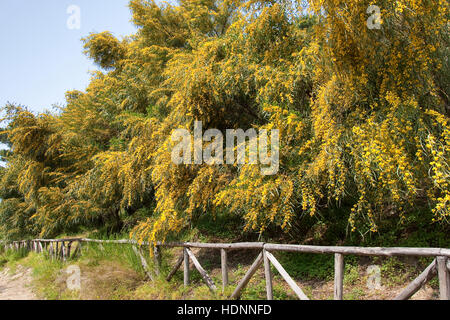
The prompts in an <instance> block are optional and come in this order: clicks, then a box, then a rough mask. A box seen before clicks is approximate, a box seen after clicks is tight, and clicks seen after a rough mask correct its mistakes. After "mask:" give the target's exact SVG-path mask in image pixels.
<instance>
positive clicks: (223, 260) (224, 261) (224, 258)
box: [220, 249, 228, 292]
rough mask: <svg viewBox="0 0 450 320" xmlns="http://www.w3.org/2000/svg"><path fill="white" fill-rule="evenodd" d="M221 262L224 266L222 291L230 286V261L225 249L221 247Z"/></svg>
mask: <svg viewBox="0 0 450 320" xmlns="http://www.w3.org/2000/svg"><path fill="white" fill-rule="evenodd" d="M220 262H221V266H222V292H225V287H226V286H228V263H227V251H226V250H225V249H220Z"/></svg>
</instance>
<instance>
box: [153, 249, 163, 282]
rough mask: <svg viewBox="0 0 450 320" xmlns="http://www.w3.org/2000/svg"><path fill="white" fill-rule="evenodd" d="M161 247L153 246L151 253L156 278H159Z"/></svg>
mask: <svg viewBox="0 0 450 320" xmlns="http://www.w3.org/2000/svg"><path fill="white" fill-rule="evenodd" d="M161 259H162V257H161V247H160V246H158V245H157V246H155V248H154V251H153V261H154V265H155V268H154V269H155V274H156V276H159V274H160V269H161Z"/></svg>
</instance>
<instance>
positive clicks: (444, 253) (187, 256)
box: [0, 238, 450, 300]
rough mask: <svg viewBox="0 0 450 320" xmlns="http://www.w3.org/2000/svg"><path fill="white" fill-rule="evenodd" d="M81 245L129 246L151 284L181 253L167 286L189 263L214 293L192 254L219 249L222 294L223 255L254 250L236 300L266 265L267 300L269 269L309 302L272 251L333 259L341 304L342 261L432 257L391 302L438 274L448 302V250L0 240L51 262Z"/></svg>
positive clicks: (7, 246) (270, 295)
mask: <svg viewBox="0 0 450 320" xmlns="http://www.w3.org/2000/svg"><path fill="white" fill-rule="evenodd" d="M73 243H77V246H76V248H75V250H74V252H73V253H72V252H71V249H72V245H73ZM82 243H98V244H99V245H100V246H102V244H129V245H133V251H134V252H135V254H136V255H137V256H138V257H139V259H140V261H141V264H142V267H143V269H144V271H145V273H146V275H147V277H148V278H149V279H150V280H151V281H153V279H154V276H155V275H159V273H160V270H159V269H160V265H161V248H163V247H166V248H183V252H182V254H181V256H180V257H179V258H178V260H177V262H176V263H175V266H174V268H173V269H172V270H171V271H170V272H169V274H168V275H167V277H166V280H167V281H170V280H171V279H172V277H173V276H174V275H175V273H176V272H177V271H178V269H179V268H181V266H182V265H183V272H184V285H185V286H188V285H189V280H190V262H192V264H193V266H194V267H195V268H196V269H197V271H198V272H199V273H200V275H201V277H202V278H203V280H204V281H205V284H206V285H207V286H208V288H209V289H210V290H211V291H213V292H215V291H216V290H217V287H216V285H215V284H214V282H213V280H212V279H211V277H210V276H209V275H208V273H207V272H206V270H205V269H204V268H203V267H202V265H201V264H200V262H199V261H198V259H197V257H196V256H195V255H194V253H193V252H192V250H191V249H192V248H196V249H215V250H220V257H221V269H222V291H224V290H225V287H226V286H228V284H229V281H228V262H227V253H228V252H229V251H232V250H258V251H260V253H259V255H258V256H257V257H256V259H255V261H254V262H253V264H252V265H251V266H250V268H249V269H248V271H247V273H246V274H245V275H244V277H243V279H242V280H241V281H240V282H239V283H238V284H237V286H236V288H235V290H234V291H233V293H232V295H231V296H230V298H231V299H239V298H240V296H241V293H242V290H243V289H244V288H245V287H246V286H247V284H248V283H249V281H250V280H251V278H252V277H253V275H254V274H255V273H256V271H257V270H258V268H259V267H260V266H261V265H263V266H264V275H265V281H266V291H267V299H268V300H272V299H273V289H272V271H271V265H272V266H273V267H274V268H275V270H277V271H278V273H279V274H280V275H281V277H282V278H283V279H284V280H285V281H286V282H287V284H288V285H289V287H290V288H291V289H292V290H293V292H294V293H295V294H296V295H297V297H298V298H299V299H300V300H309V298H308V296H307V295H306V294H305V293H304V292H303V290H302V289H301V288H300V287H299V286H298V284H297V282H296V281H295V280H294V279H292V278H291V276H290V275H289V274H288V272H287V271H286V270H285V269H284V268H283V266H282V265H281V264H280V262H279V261H278V260H277V259H276V258H275V256H274V255H273V254H272V252H277V251H285V252H297V253H314V254H334V257H335V259H334V261H335V263H334V299H335V300H342V299H343V280H344V256H345V255H358V256H384V257H392V256H415V257H435V259H434V260H433V262H432V263H431V264H430V265H429V266H428V267H427V268H426V269H425V270H424V271H423V272H422V273H421V274H420V275H419V276H418V277H417V278H416V279H414V280H413V281H412V282H411V283H410V284H409V285H408V286H407V287H406V288H405V289H404V290H403V291H402V292H400V294H398V295H397V296H396V297H395V298H394V300H407V299H409V298H411V297H412V296H413V295H414V294H415V293H416V292H417V291H419V290H420V288H422V286H424V285H425V284H426V283H427V282H428V281H430V280H431V279H432V278H434V277H435V276H436V275H437V276H438V279H439V295H440V299H441V300H450V249H446V248H403V247H397V248H380V247H372V248H365V247H344V246H310V245H293V244H271V243H264V242H242V243H198V242H169V243H162V242H157V243H156V245H155V246H153V244H150V243H148V242H139V241H135V240H126V239H125V240H98V239H88V238H66V239H34V240H22V241H0V244H2V245H3V247H4V248H5V249H10V250H20V249H25V250H30V251H35V252H44V251H45V252H47V253H48V254H49V255H50V257H51V258H52V259H54V258H55V259H62V260H64V261H65V260H67V259H68V258H71V257H75V256H77V255H80V254H81V249H82ZM150 245H152V247H153V252H154V262H155V263H154V266H155V267H154V270H151V268H150V267H149V265H148V263H147V261H146V259H145V258H144V255H143V254H142V251H141V248H142V246H150Z"/></svg>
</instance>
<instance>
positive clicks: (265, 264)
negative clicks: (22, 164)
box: [263, 250, 273, 300]
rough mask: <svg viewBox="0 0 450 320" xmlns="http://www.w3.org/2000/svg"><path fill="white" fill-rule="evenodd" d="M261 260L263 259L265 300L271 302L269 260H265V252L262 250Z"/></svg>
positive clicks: (271, 290) (271, 289)
mask: <svg viewBox="0 0 450 320" xmlns="http://www.w3.org/2000/svg"><path fill="white" fill-rule="evenodd" d="M263 258H264V275H265V278H266V291H267V300H273V288H272V272H271V271H270V261H269V258H267V252H266V250H263Z"/></svg>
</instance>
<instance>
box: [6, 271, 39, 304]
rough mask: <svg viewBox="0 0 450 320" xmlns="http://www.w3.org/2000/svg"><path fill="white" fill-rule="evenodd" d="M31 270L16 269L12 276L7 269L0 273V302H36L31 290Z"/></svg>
mask: <svg viewBox="0 0 450 320" xmlns="http://www.w3.org/2000/svg"><path fill="white" fill-rule="evenodd" d="M31 281H32V277H31V269H25V268H23V267H21V266H18V267H17V270H16V273H15V274H14V275H12V274H11V273H10V270H9V269H8V268H5V269H4V270H2V271H1V272H0V300H36V299H37V298H36V296H35V294H34V293H33V291H32V290H31Z"/></svg>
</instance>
